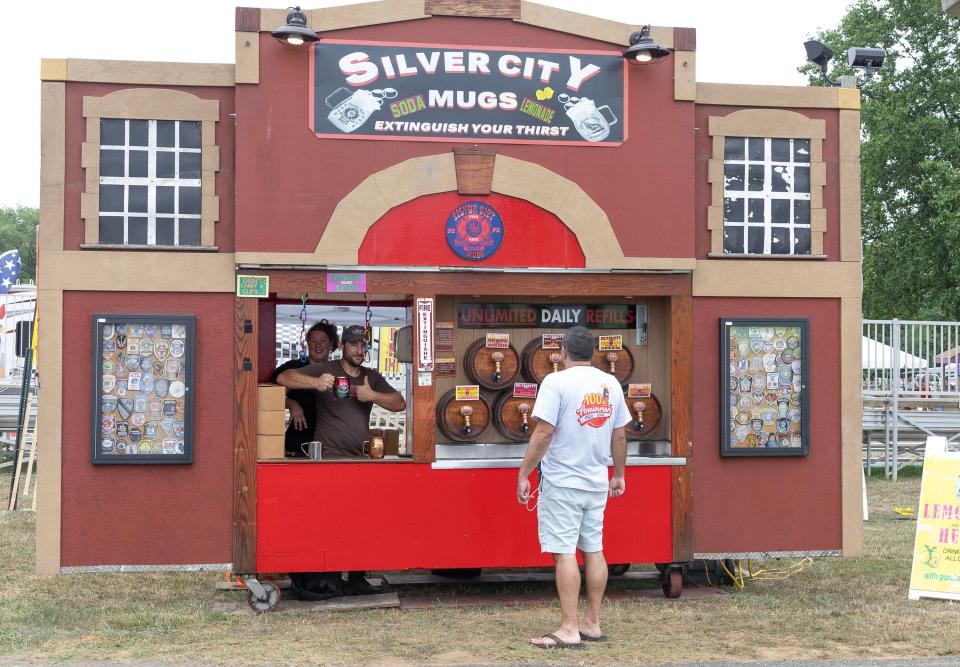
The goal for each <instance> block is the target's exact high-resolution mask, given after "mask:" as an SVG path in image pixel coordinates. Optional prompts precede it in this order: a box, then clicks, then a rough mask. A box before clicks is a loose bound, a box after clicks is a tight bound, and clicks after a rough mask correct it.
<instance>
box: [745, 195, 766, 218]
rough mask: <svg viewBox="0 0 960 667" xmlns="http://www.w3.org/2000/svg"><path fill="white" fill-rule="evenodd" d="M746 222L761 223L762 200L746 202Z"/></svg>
mask: <svg viewBox="0 0 960 667" xmlns="http://www.w3.org/2000/svg"><path fill="white" fill-rule="evenodd" d="M747 222H763V200H762V199H748V200H747Z"/></svg>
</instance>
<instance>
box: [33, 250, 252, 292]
mask: <svg viewBox="0 0 960 667" xmlns="http://www.w3.org/2000/svg"><path fill="white" fill-rule="evenodd" d="M172 252H173V251H169V250H162V251H158V252H149V251H130V250H62V251H59V252H57V251H53V250H40V253H39V254H40V262H39V263H40V266H41V267H42V268H41V276H42V279H43V283H42V284H43V287H44V288H46V289H62V290H90V291H99V292H124V291H134V292H228V293H233V292H234V290H235V289H236V286H235V284H234V280H235V278H234V259H233V254H232V253H226V252H222V253H214V252H210V253H205V252H182V253H179V254H177V255H173V254H171V253H172ZM171 266H175V267H176V270H174V271H171V270H170V268H171ZM145 275H148V276H152V278H151V280H148V281H144V280H142V277H143V276H145Z"/></svg>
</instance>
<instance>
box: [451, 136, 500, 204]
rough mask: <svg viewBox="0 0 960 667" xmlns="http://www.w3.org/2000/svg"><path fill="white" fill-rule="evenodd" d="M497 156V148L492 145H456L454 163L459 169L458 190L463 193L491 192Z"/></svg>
mask: <svg viewBox="0 0 960 667" xmlns="http://www.w3.org/2000/svg"><path fill="white" fill-rule="evenodd" d="M496 157H497V149H495V148H493V147H491V146H477V145H473V146H467V145H462V146H455V147H454V149H453V164H454V167H455V168H456V170H457V192H459V193H460V194H462V195H488V194H490V188H491V186H492V184H493V164H494V161H495V160H496Z"/></svg>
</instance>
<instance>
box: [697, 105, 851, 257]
mask: <svg viewBox="0 0 960 667" xmlns="http://www.w3.org/2000/svg"><path fill="white" fill-rule="evenodd" d="M841 113H844V112H841ZM707 122H708V124H709V129H708V132H709V134H710V136H711V137H713V157H712V159H711V160H710V161H709V163H708V167H707V181H708V182H709V183H710V184H711V188H710V193H711V204H712V205H711V206H710V207H709V211H708V213H707V228H708V229H709V230H710V255H719V254H721V253H723V164H724V157H723V150H724V139H725V138H726V137H762V138H767V137H770V138H788V139H809V140H810V253H811V255H814V256H819V255H822V254H823V235H824V233H825V232H826V230H827V212H826V209H824V208H823V188H824V186H825V185H826V182H827V165H826V163H825V162H823V141H824V138H825V137H826V133H827V124H826V121H823V120H821V119H817V118H809V117H807V116H804V115H803V114H800V113H797V112H796V111H787V110H785V109H742V110H740V111H734V112H733V113H730V114H727V115H726V116H709V117H708V119H707ZM858 233H859V228H858ZM758 257H764V258H766V257H768V255H758ZM789 257H791V258H793V256H792V255H791V256H789ZM798 257H799V256H798ZM804 257H808V256H807V255H805V256H804Z"/></svg>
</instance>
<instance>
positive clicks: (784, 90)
mask: <svg viewBox="0 0 960 667" xmlns="http://www.w3.org/2000/svg"><path fill="white" fill-rule="evenodd" d="M838 90H840V89H839V88H825V87H820V86H814V87H801V86H753V85H748V84H739V83H697V104H718V105H731V106H744V107H792V108H809V109H837V108H841V104H840V98H839V95H838V93H837V91H838Z"/></svg>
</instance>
